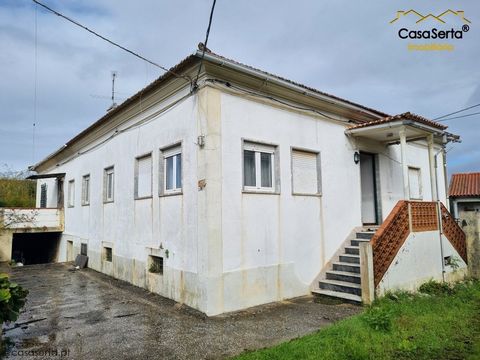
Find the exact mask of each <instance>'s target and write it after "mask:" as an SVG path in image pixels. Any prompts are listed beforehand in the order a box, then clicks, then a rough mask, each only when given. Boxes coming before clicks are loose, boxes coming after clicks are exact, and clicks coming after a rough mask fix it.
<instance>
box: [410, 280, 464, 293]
mask: <svg viewBox="0 0 480 360" xmlns="http://www.w3.org/2000/svg"><path fill="white" fill-rule="evenodd" d="M418 291H419V292H421V293H422V294H428V295H452V294H453V293H455V288H454V287H452V286H451V285H450V284H447V283H445V282H438V281H435V280H433V279H432V280H429V281H427V282H426V283H423V284H422V285H420V287H419V288H418Z"/></svg>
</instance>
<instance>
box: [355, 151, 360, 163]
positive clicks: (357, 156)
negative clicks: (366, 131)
mask: <svg viewBox="0 0 480 360" xmlns="http://www.w3.org/2000/svg"><path fill="white" fill-rule="evenodd" d="M353 161H354V162H355V164H358V163H359V162H360V153H359V152H358V151H355V153H354V154H353Z"/></svg>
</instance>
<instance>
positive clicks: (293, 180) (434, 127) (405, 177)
mask: <svg viewBox="0 0 480 360" xmlns="http://www.w3.org/2000/svg"><path fill="white" fill-rule="evenodd" d="M199 68H200V69H201V71H200V75H199V77H198V81H194V80H192V79H195V78H196V75H197V72H198V69H199ZM456 140H458V136H455V135H452V134H450V133H448V132H447V131H446V127H445V126H444V125H441V124H439V123H436V122H433V121H431V120H428V119H426V118H424V117H421V116H418V115H414V114H411V113H404V114H400V115H395V116H390V115H388V114H385V113H383V112H381V111H377V110H374V109H371V108H368V107H366V106H363V105H360V104H356V103H354V102H351V101H347V100H344V99H342V98H339V97H336V96H333V95H330V94H327V93H324V92H321V91H318V90H315V89H312V88H310V87H307V86H304V85H301V84H298V83H295V82H293V81H290V80H287V79H284V78H281V77H279V76H275V75H272V74H269V73H267V72H265V71H261V70H258V69H255V68H253V67H250V66H247V65H244V64H241V63H239V62H236V61H233V60H230V59H227V58H225V57H222V56H220V55H217V54H215V53H212V52H210V51H207V52H206V53H205V54H204V58H203V61H202V53H201V52H200V51H198V52H196V53H194V54H193V55H190V56H188V57H187V58H186V59H184V60H183V61H181V62H180V63H179V64H178V65H176V66H175V67H174V68H172V69H171V71H170V72H167V73H165V74H164V75H163V76H161V77H160V78H159V79H157V80H156V81H154V82H153V83H152V84H150V85H149V86H147V87H146V88H144V89H143V90H141V91H140V92H138V93H137V94H135V95H133V96H132V97H131V98H129V99H128V100H126V101H125V102H124V103H122V104H121V105H119V106H118V107H116V108H114V109H112V110H111V111H109V112H108V113H107V114H105V115H104V116H103V117H102V118H101V119H99V120H98V121H97V122H95V123H94V124H93V125H91V126H90V127H88V128H87V129H86V130H84V131H82V132H81V133H80V134H78V135H77V136H75V137H74V138H73V139H72V140H70V141H69V142H67V143H66V144H65V145H64V146H62V147H61V148H60V149H59V150H58V151H56V152H55V153H53V154H51V155H50V156H48V157H47V158H45V159H44V160H42V161H41V162H39V163H37V164H36V165H34V166H33V167H32V170H34V171H36V172H37V173H38V175H36V176H34V178H36V179H38V191H37V193H38V196H37V197H38V198H37V206H38V207H39V209H36V211H39V212H42V210H49V211H51V212H52V213H51V214H50V216H54V215H55V216H56V218H55V219H54V220H55V221H56V223H55V224H56V227H54V228H53V229H54V230H56V233H60V236H59V239H58V242H57V245H56V246H57V248H56V253H57V257H56V258H55V261H71V260H73V259H74V258H75V256H76V255H77V254H79V253H83V254H87V255H88V257H89V262H88V266H89V267H90V268H92V269H95V270H97V271H100V272H103V273H105V274H108V275H111V276H113V277H115V278H118V279H122V280H125V281H128V282H130V283H132V284H135V285H137V286H141V287H144V288H147V289H149V290H150V291H152V292H156V293H158V294H161V295H163V296H165V297H168V298H171V299H174V300H176V301H178V302H182V303H185V304H187V305H189V306H191V307H193V308H196V309H198V310H200V311H202V312H204V313H206V314H207V315H216V314H220V313H223V312H228V311H234V310H239V309H244V308H247V307H250V306H254V305H259V304H264V303H268V302H274V301H278V300H282V299H287V298H293V297H297V296H303V295H306V294H310V293H311V292H315V293H318V294H323V295H328V296H338V297H343V298H346V299H349V300H351V301H361V300H362V298H363V300H364V301H367V302H368V301H370V300H371V298H372V297H373V294H374V293H375V292H376V293H382V292H383V291H386V290H388V289H392V288H415V286H417V285H418V284H419V283H420V282H421V281H424V280H428V279H429V278H442V277H445V274H448V273H453V272H454V271H455V270H456V269H453V268H449V267H448V264H449V262H448V259H449V258H450V259H451V258H452V257H453V258H455V257H456V258H458V259H459V261H457V263H459V264H460V268H461V269H464V268H465V266H466V265H465V261H466V255H465V251H466V250H465V238H464V234H463V232H462V231H461V230H460V229H459V228H458V226H457V224H456V223H455V222H454V221H453V219H452V217H451V216H450V215H449V213H448V210H447V209H446V207H445V206H444V204H446V203H447V201H446V200H447V189H446V186H445V184H446V181H445V179H446V172H445V168H446V157H445V145H446V144H447V143H448V142H451V141H456ZM42 208H45V209H42ZM63 217H64V219H63ZM440 219H441V222H442V224H440V223H439V222H440ZM52 221H53V220H52ZM440 225H442V226H440ZM41 226H42V224H41V223H37V224H30V225H29V226H23V227H22V226H17V230H16V233H18V232H21V231H27V232H28V231H34V230H35V229H40V230H41ZM11 232H12V233H13V235H12V237H13V240H12V239H11V238H7V237H5V236H4V240H2V242H1V243H0V246H1V247H2V249H4V251H3V254H2V256H3V259H4V260H8V256H9V251H10V249H11V248H12V241H13V246H14V245H15V235H16V233H15V231H13V230H11ZM30 235H32V236H33V235H35V234H30ZM37 243H38V241H37ZM9 246H10V248H9ZM27 250H28V249H27ZM27 250H25V251H27Z"/></svg>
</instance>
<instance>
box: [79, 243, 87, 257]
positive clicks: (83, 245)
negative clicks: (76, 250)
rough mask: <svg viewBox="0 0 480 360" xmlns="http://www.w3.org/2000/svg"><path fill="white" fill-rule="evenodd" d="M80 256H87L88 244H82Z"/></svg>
mask: <svg viewBox="0 0 480 360" xmlns="http://www.w3.org/2000/svg"><path fill="white" fill-rule="evenodd" d="M80 254H81V255H84V256H87V244H85V243H81V244H80Z"/></svg>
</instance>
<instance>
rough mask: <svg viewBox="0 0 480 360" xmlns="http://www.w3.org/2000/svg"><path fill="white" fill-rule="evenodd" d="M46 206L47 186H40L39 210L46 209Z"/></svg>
mask: <svg viewBox="0 0 480 360" xmlns="http://www.w3.org/2000/svg"><path fill="white" fill-rule="evenodd" d="M47 205H48V185H47V183H42V184H40V209H46V208H47Z"/></svg>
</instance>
